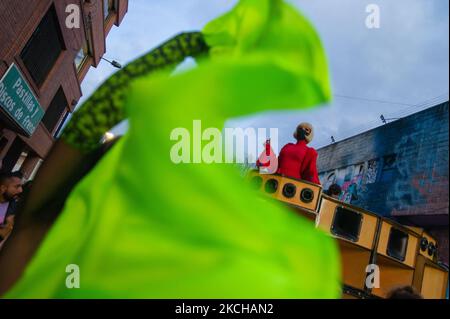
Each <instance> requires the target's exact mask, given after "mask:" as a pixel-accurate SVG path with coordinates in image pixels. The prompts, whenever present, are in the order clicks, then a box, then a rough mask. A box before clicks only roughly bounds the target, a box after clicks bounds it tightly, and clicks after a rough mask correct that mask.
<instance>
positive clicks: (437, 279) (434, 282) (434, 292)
mask: <svg viewBox="0 0 450 319" xmlns="http://www.w3.org/2000/svg"><path fill="white" fill-rule="evenodd" d="M447 285H448V270H447V269H445V268H444V267H442V266H440V265H438V264H436V263H435V262H433V261H432V260H431V259H430V258H429V256H425V255H423V254H419V255H418V256H417V260H416V269H415V271H414V280H413V286H414V288H416V290H417V291H418V292H420V294H421V295H422V296H423V297H424V298H425V299H445V297H446V292H447Z"/></svg>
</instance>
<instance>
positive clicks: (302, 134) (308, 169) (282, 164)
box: [277, 123, 320, 184]
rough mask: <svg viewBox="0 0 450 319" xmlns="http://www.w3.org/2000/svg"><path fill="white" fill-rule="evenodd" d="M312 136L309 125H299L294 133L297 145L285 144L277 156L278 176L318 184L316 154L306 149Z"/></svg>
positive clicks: (311, 149)
mask: <svg viewBox="0 0 450 319" xmlns="http://www.w3.org/2000/svg"><path fill="white" fill-rule="evenodd" d="M313 136H314V132H313V127H312V125H311V124H309V123H301V124H300V125H298V126H297V129H296V130H295V132H294V138H295V139H296V140H297V143H295V144H293V143H289V144H286V145H285V146H284V147H283V148H282V149H281V151H280V155H279V156H278V171H277V173H278V174H282V175H285V176H287V177H291V178H297V179H302V180H305V181H308V182H311V183H315V184H320V181H319V174H318V173H317V164H316V162H317V152H316V150H315V149H313V148H312V147H308V146H307V144H309V143H310V142H311V141H312V139H313Z"/></svg>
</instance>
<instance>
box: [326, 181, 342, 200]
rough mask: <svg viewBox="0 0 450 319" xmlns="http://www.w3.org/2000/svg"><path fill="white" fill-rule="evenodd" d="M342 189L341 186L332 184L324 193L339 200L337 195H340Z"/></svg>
mask: <svg viewBox="0 0 450 319" xmlns="http://www.w3.org/2000/svg"><path fill="white" fill-rule="evenodd" d="M341 192H342V189H341V186H339V185H338V184H332V185H330V187H329V188H328V190H327V191H326V192H325V193H326V194H327V195H328V196H331V197H334V198H339V195H341Z"/></svg>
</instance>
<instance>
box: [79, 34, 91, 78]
mask: <svg viewBox="0 0 450 319" xmlns="http://www.w3.org/2000/svg"><path fill="white" fill-rule="evenodd" d="M90 43H91V42H90V41H89V38H88V35H87V34H86V41H84V43H83V47H82V48H81V49H80V51H78V53H77V55H76V57H75V67H76V68H77V71H80V70H81V68H82V67H83V66H84V63H85V62H86V60H87V59H88V58H89V56H91V55H92V50H91V45H90Z"/></svg>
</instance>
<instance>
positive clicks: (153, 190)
mask: <svg viewBox="0 0 450 319" xmlns="http://www.w3.org/2000/svg"><path fill="white" fill-rule="evenodd" d="M203 35H204V37H205V39H206V42H207V43H208V45H209V47H210V53H211V56H210V57H209V58H207V59H203V60H201V61H199V65H198V67H197V68H195V69H193V70H189V71H187V72H182V73H180V74H177V75H174V76H168V73H167V72H159V73H156V74H147V75H143V76H142V77H141V78H139V79H138V80H136V81H135V82H134V83H132V84H131V85H130V86H129V89H127V92H126V94H125V96H126V97H125V103H124V105H125V112H126V114H127V116H128V117H129V119H130V129H129V131H128V132H127V134H126V135H125V136H124V137H123V138H122V139H121V140H120V141H119V142H118V143H117V144H116V145H115V146H114V148H113V149H112V150H111V151H110V152H109V153H108V154H107V155H106V156H105V157H104V158H103V159H102V160H101V161H100V163H99V164H98V165H97V166H96V167H95V168H94V169H93V170H92V171H91V172H90V173H89V175H88V176H86V177H85V178H84V179H83V180H82V181H81V182H80V183H79V184H78V185H77V187H76V188H75V189H74V191H73V192H72V194H71V195H70V197H69V198H68V200H67V202H66V205H65V208H64V210H63V212H62V213H61V215H60V217H59V218H58V220H57V221H56V222H55V224H54V226H53V227H52V229H51V230H50V231H49V233H48V234H47V236H46V238H45V239H44V241H43V243H42V245H41V247H40V248H39V250H38V251H37V253H36V255H35V256H34V258H33V259H32V261H31V262H30V264H29V265H28V267H27V269H26V271H25V273H24V275H23V277H22V278H21V279H20V280H19V282H18V283H17V284H16V285H15V286H14V287H13V288H12V289H11V290H10V291H9V293H8V294H7V295H6V297H9V298H336V297H340V264H339V256H338V250H337V247H336V245H335V243H334V241H333V239H332V238H331V237H329V236H328V235H326V234H324V233H321V232H320V231H319V230H317V229H316V228H315V227H314V225H313V224H312V223H311V222H310V221H306V220H303V219H302V218H301V217H299V216H298V215H296V214H295V213H293V212H291V211H290V210H288V209H287V208H285V207H283V206H282V205H281V204H278V203H275V202H272V201H266V200H261V198H260V197H259V196H258V194H256V193H255V192H254V191H253V190H251V189H250V188H249V187H248V186H247V185H246V184H245V182H244V181H243V180H242V179H241V177H240V176H239V173H238V171H237V170H236V168H235V167H234V166H232V165H229V164H224V163H219V162H220V159H221V158H223V156H222V157H221V156H219V157H217V158H216V162H215V163H210V164H207V163H203V162H201V158H202V152H205V149H207V147H206V146H207V145H208V144H209V143H212V142H213V141H212V139H213V137H212V136H207V135H208V134H202V135H203V138H204V140H203V141H197V140H194V138H195V136H196V132H194V129H193V121H197V120H200V121H201V122H196V123H201V126H202V128H203V129H207V128H219V129H221V128H222V127H223V124H224V121H225V120H226V119H227V118H229V117H233V116H237V115H242V114H249V113H252V112H257V111H261V110H266V109H271V110H273V109H286V108H291V109H298V108H306V107H311V106H314V105H317V104H320V103H323V102H326V101H327V100H328V99H329V97H330V88H329V80H328V73H327V66H326V60H325V56H324V52H323V49H322V46H321V44H320V40H319V38H318V36H317V34H316V33H315V31H314V29H313V28H312V27H311V25H310V24H309V23H308V22H307V21H306V20H305V19H304V18H303V17H302V16H301V15H300V14H299V13H298V12H297V11H296V10H295V9H293V8H292V7H290V6H289V5H287V4H285V3H284V2H283V1H279V0H264V1H263V0H243V1H240V2H239V3H238V5H237V6H236V7H235V8H234V9H233V10H231V11H230V12H228V13H227V14H225V15H224V16H222V17H220V18H218V19H216V20H214V21H212V22H211V23H209V24H208V25H207V26H206V27H205V28H204V30H203ZM201 132H202V131H201ZM178 133H179V134H178ZM197 133H198V132H197ZM183 138H184V140H183ZM182 142H183V143H184V144H183V145H185V146H186V145H187V146H186V147H184V148H179V149H177V152H174V147H177V145H180V144H179V143H182ZM221 146H223V145H221ZM208 150H211V148H208ZM215 150H216V151H217V148H216V149H215ZM179 151H184V152H185V153H183V154H181V155H182V156H183V158H184V159H186V162H191V163H175V162H176V161H174V156H175V157H177V156H181V155H180V153H179ZM186 152H187V153H186ZM199 152H200V153H199ZM199 158H200V162H201V163H194V162H196V161H198V159H199ZM68 265H76V266H77V269H79V278H74V276H75V275H78V273H67V272H66V269H67V266H68ZM77 279H79V284H80V287H79V288H74V289H70V288H68V286H69V287H70V286H71V285H70V281H71V280H77ZM68 281H69V282H68Z"/></svg>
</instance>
